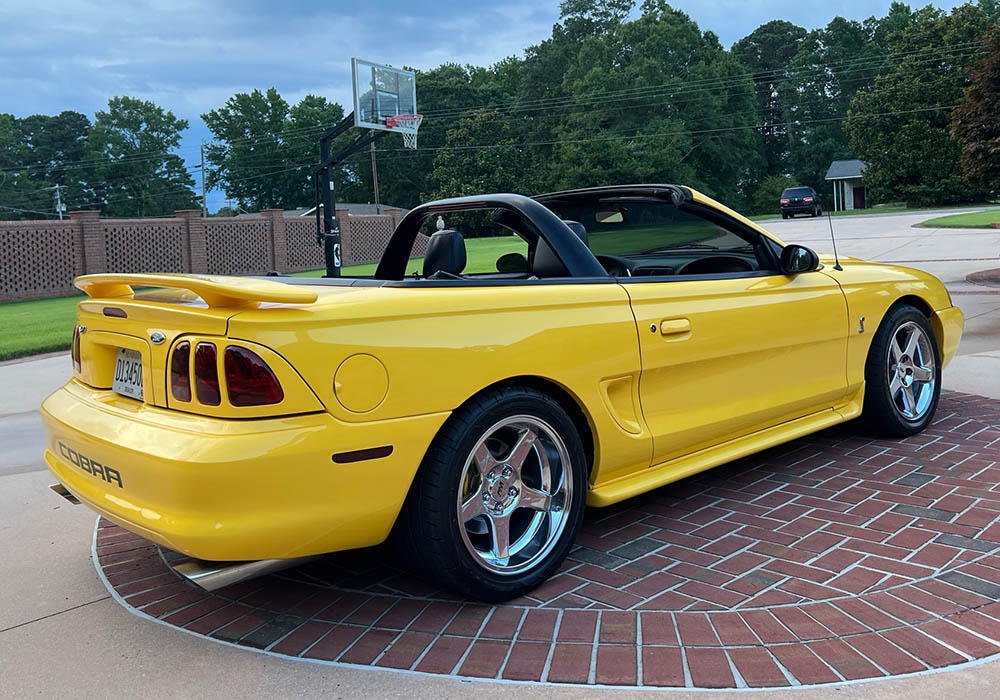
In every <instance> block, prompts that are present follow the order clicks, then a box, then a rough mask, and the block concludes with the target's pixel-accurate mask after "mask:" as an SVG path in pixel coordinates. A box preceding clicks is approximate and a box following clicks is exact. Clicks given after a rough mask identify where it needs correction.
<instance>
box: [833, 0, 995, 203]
mask: <svg viewBox="0 0 1000 700" xmlns="http://www.w3.org/2000/svg"><path fill="white" fill-rule="evenodd" d="M987 24H988V21H987V19H986V16H985V15H984V14H983V13H982V12H981V11H980V10H979V9H978V8H977V7H975V6H973V5H962V6H960V7H957V8H955V9H954V10H953V11H952V13H951V14H950V15H948V14H944V13H943V12H941V11H940V10H937V9H934V8H932V7H927V8H924V9H923V10H921V11H920V12H919V13H918V18H917V20H916V21H915V22H914V23H912V24H910V25H909V26H907V27H906V29H904V30H903V31H902V32H901V33H900V34H899V36H898V37H897V40H896V41H895V42H894V55H893V59H894V62H895V68H894V70H893V71H892V72H891V73H887V74H885V75H881V76H879V77H878V78H876V80H875V82H874V84H873V85H872V86H871V87H870V88H869V89H866V90H864V91H861V92H859V93H858V94H857V95H856V96H855V98H854V99H853V100H852V102H851V117H852V118H851V119H850V121H848V122H847V123H846V127H845V130H846V132H847V134H848V136H849V138H850V145H851V148H852V149H853V150H854V152H855V153H856V154H857V156H858V157H859V158H860V159H861V160H863V161H865V163H866V164H867V167H866V169H865V181H866V183H867V185H868V187H869V190H870V192H871V194H872V197H873V199H875V200H881V201H889V200H900V199H901V200H905V201H906V202H908V203H912V204H918V205H938V204H946V203H952V202H962V201H970V200H973V199H976V198H978V197H980V196H982V192H981V191H979V190H977V189H976V188H974V187H972V186H970V185H969V184H968V183H967V182H966V181H965V180H964V179H963V177H962V170H961V165H960V162H959V146H958V144H957V143H956V142H955V141H954V140H953V139H952V138H951V137H950V133H949V132H950V125H951V115H950V108H951V106H952V105H955V104H956V103H958V102H959V101H960V100H961V99H962V94H963V88H964V86H965V85H966V82H967V69H968V64H969V63H970V62H971V60H972V57H971V55H970V53H969V52H967V51H955V50H947V47H950V46H968V45H969V44H972V43H974V42H975V41H977V39H978V38H979V37H980V36H981V35H982V34H983V32H984V31H985V29H986V27H987Z"/></svg>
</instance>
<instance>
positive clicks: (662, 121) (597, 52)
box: [549, 0, 759, 204]
mask: <svg viewBox="0 0 1000 700" xmlns="http://www.w3.org/2000/svg"><path fill="white" fill-rule="evenodd" d="M718 84H721V85H724V86H725V88H724V89H717V88H714V87H712V86H713V85H718ZM654 86H655V87H654ZM563 89H564V91H565V92H566V93H567V94H571V95H598V96H601V95H603V96H604V97H600V98H598V97H595V98H590V99H588V100H587V101H584V102H582V104H581V105H580V107H579V109H577V110H575V111H573V112H570V113H569V114H567V115H565V116H564V117H562V118H561V120H560V123H559V126H558V127H557V128H556V129H555V135H556V136H557V137H558V139H559V141H560V143H558V144H557V145H556V146H554V147H553V148H552V151H551V157H550V158H549V162H550V167H551V171H552V173H553V180H554V184H555V185H556V186H558V187H581V186H586V185H603V184H612V183H616V182H635V181H640V182H657V181H660V182H662V181H667V182H685V183H688V184H691V185H692V186H694V187H696V188H698V189H701V190H704V191H705V192H706V193H707V194H710V195H712V196H715V197H719V198H720V199H722V200H724V201H727V202H730V203H732V204H736V201H735V200H737V198H738V193H739V184H740V182H741V180H742V179H744V178H745V177H746V175H747V172H748V170H749V168H750V167H751V166H753V165H754V163H755V161H756V159H757V158H758V154H759V144H758V140H757V134H756V133H755V132H754V130H753V129H752V128H751V127H752V126H753V125H754V124H755V119H756V98H755V96H754V86H753V82H752V81H751V80H750V77H749V75H748V74H747V72H746V70H745V69H744V68H743V67H742V66H741V65H740V64H739V62H738V61H737V60H736V59H735V58H734V57H733V56H732V55H731V54H729V53H728V52H726V51H725V50H723V48H722V46H721V45H720V44H719V40H718V37H716V36H715V34H713V33H712V32H704V33H703V32H702V31H701V30H700V29H699V28H698V25H697V24H695V23H694V22H693V21H692V20H691V19H690V18H689V17H688V16H687V15H686V14H684V13H683V12H680V11H678V10H675V9H673V8H672V7H670V6H669V5H667V4H666V3H665V2H663V1H662V0H646V2H644V3H643V5H642V14H641V15H640V16H639V17H638V18H637V19H635V20H634V21H631V22H624V23H621V24H618V25H616V26H614V27H613V28H612V29H611V30H610V31H608V32H607V33H605V34H602V35H599V36H590V37H587V39H585V41H584V42H583V45H582V46H581V47H580V50H579V53H578V55H577V56H576V58H575V59H574V61H573V62H572V63H571V65H570V67H569V69H568V70H567V72H566V75H565V77H564V79H563ZM622 91H630V92H622Z"/></svg>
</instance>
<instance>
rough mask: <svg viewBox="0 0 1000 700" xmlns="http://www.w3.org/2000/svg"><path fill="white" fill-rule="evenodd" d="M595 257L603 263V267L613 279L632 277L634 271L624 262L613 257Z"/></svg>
mask: <svg viewBox="0 0 1000 700" xmlns="http://www.w3.org/2000/svg"><path fill="white" fill-rule="evenodd" d="M594 257H595V258H597V262H599V263H601V267H603V268H604V269H605V271H607V273H608V274H609V275H611V276H612V277H631V276H632V270H630V269H629V267H628V265H627V264H626V263H625V261H624V260H622V259H620V258H616V257H615V256H613V255H595V256H594Z"/></svg>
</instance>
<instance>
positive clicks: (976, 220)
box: [920, 209, 1000, 228]
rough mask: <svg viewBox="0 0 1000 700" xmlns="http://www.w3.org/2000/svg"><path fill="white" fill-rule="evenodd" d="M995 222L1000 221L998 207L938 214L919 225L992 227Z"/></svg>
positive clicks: (931, 226)
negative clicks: (947, 214) (948, 214)
mask: <svg viewBox="0 0 1000 700" xmlns="http://www.w3.org/2000/svg"><path fill="white" fill-rule="evenodd" d="M996 223H1000V209H988V210H986V211H974V212H971V213H968V214H951V215H950V216H939V217H937V218H936V219H928V220H927V221H923V222H921V224H920V225H921V226H926V227H927V228H992V226H991V224H996Z"/></svg>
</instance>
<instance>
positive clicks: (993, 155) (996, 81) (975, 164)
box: [951, 24, 1000, 192]
mask: <svg viewBox="0 0 1000 700" xmlns="http://www.w3.org/2000/svg"><path fill="white" fill-rule="evenodd" d="M983 44H984V47H985V49H986V56H985V57H984V58H981V59H980V60H979V61H978V62H977V63H976V65H975V67H974V68H973V69H972V70H971V71H970V72H969V85H968V87H966V88H965V100H964V101H963V102H962V104H960V105H959V106H958V107H956V108H955V110H954V111H953V112H952V114H951V133H952V136H953V137H954V138H955V139H956V140H957V141H958V143H959V144H960V146H961V163H962V174H963V175H964V176H965V180H966V181H967V182H969V183H970V184H971V185H973V186H975V187H977V188H979V189H981V190H983V191H989V192H996V191H997V190H1000V28H998V27H997V25H995V24H994V25H993V26H991V27H990V30H989V33H988V34H987V36H986V39H985V41H984V42H983Z"/></svg>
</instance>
